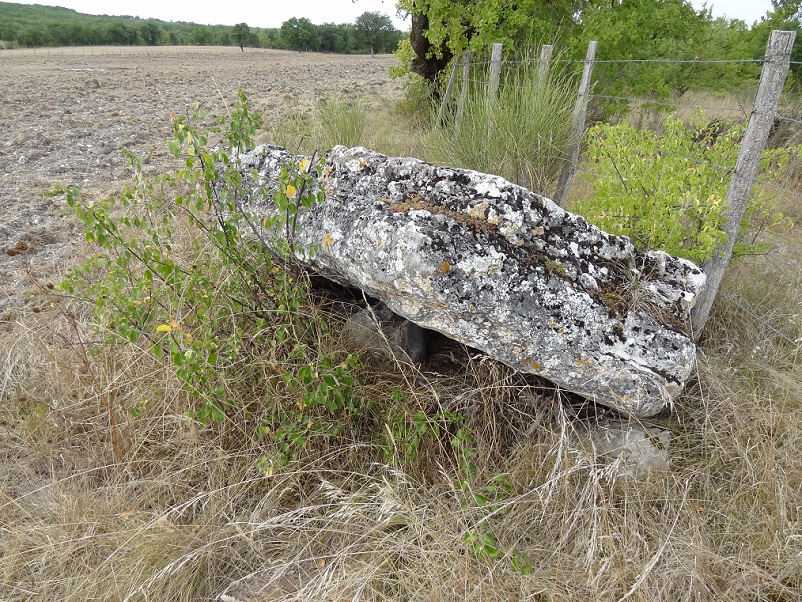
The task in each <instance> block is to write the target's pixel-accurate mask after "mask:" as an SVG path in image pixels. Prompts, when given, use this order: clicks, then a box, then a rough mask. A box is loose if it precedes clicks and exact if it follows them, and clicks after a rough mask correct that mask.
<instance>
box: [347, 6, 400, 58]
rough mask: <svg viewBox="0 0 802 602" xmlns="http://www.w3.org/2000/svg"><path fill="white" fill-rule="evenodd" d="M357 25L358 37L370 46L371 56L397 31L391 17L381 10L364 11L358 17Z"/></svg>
mask: <svg viewBox="0 0 802 602" xmlns="http://www.w3.org/2000/svg"><path fill="white" fill-rule="evenodd" d="M355 26H356V34H357V38H358V39H359V41H360V42H361V43H363V44H364V45H365V46H367V47H368V48H370V55H371V56H373V55H374V54H375V53H376V50H379V49H381V48H383V47H384V45H385V42H386V40H388V39H389V38H390V37H391V36H392V35H393V32H394V31H395V27H393V22H392V21H391V20H390V17H388V16H387V15H383V14H382V13H379V12H367V13H362V14H361V15H359V16H358V17H357V18H356V23H355Z"/></svg>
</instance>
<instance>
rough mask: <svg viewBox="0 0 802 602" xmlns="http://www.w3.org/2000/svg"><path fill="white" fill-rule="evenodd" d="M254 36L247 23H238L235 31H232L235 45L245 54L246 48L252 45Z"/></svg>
mask: <svg viewBox="0 0 802 602" xmlns="http://www.w3.org/2000/svg"><path fill="white" fill-rule="evenodd" d="M252 36H253V34H252V33H251V28H250V27H248V24H247V23H237V24H236V25H235V26H234V29H233V30H232V31H231V38H232V39H233V40H234V43H235V44H236V45H237V46H239V49H240V50H241V51H242V52H245V46H246V45H250V44H251V42H252V40H251V38H252Z"/></svg>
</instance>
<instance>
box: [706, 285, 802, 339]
mask: <svg viewBox="0 0 802 602" xmlns="http://www.w3.org/2000/svg"><path fill="white" fill-rule="evenodd" d="M718 296H719V297H721V298H723V299H725V300H726V301H728V302H729V303H731V304H732V305H734V306H735V307H737V308H738V309H740V310H741V311H743V312H744V313H745V314H747V315H749V316H750V317H752V318H754V320H755V321H756V322H758V323H759V324H761V325H763V326H764V327H766V328H768V329H769V330H771V331H772V332H773V333H774V334H776V335H777V336H778V337H780V338H781V339H783V340H784V341H786V342H788V343H790V344H791V345H793V346H794V347H795V348H796V349H799V350H802V340H800V339H796V340H794V339H792V338H791V337H789V336H788V335H787V334H785V333H784V332H782V331H781V330H778V329H777V328H776V327H774V326H773V325H772V324H770V323H769V321H768V320H766V319H765V318H764V317H762V316H761V315H759V314H758V313H756V312H754V311H753V310H751V309H749V308H748V307H747V306H746V305H744V304H743V303H741V302H740V301H738V300H737V299H736V298H735V297H733V296H732V295H728V294H727V293H725V292H723V291H719V293H718Z"/></svg>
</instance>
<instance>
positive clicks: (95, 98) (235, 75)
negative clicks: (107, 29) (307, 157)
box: [0, 47, 401, 331]
mask: <svg viewBox="0 0 802 602" xmlns="http://www.w3.org/2000/svg"><path fill="white" fill-rule="evenodd" d="M395 61H396V59H395V57H394V56H392V55H385V56H376V57H370V56H365V55H354V56H344V55H326V54H315V53H298V52H290V51H278V50H247V51H246V52H244V53H243V52H240V50H239V48H191V47H164V48H148V49H144V48H103V49H100V48H86V49H83V48H66V49H51V50H47V49H40V50H38V51H36V52H33V51H31V50H27V51H0V132H2V137H1V138H0V331H2V330H7V329H9V328H11V327H12V325H13V323H14V322H15V320H16V319H17V318H18V317H19V316H20V315H21V313H23V312H27V311H39V310H40V309H41V308H38V307H36V300H35V297H33V296H30V295H26V294H25V291H26V290H28V289H30V288H31V287H33V286H34V285H35V284H36V282H37V281H38V282H40V283H42V284H47V283H56V282H58V281H59V280H60V279H61V277H62V276H63V274H64V273H65V272H66V270H67V269H68V268H69V267H70V266H71V265H72V264H73V263H74V258H75V257H76V256H77V255H78V254H79V249H80V248H81V247H82V238H81V230H80V227H79V224H78V223H77V222H76V220H74V219H73V218H72V217H68V216H64V215H63V213H64V210H65V208H66V205H65V201H64V198H63V196H57V197H49V196H47V195H46V194H45V193H46V191H48V190H50V189H52V188H53V186H54V185H55V184H62V185H76V186H78V187H79V188H80V189H81V190H82V191H83V193H84V194H87V195H89V196H90V198H91V197H95V198H97V197H103V196H106V195H108V194H111V193H113V192H115V191H118V190H119V189H120V188H122V187H123V186H124V185H125V183H126V182H127V180H128V178H129V177H130V168H129V167H128V165H127V162H126V160H125V159H124V158H123V157H122V155H121V153H120V150H121V149H122V148H128V149H130V150H132V151H134V152H135V153H137V154H139V155H141V156H145V155H150V158H149V160H148V164H149V168H150V169H152V170H154V171H155V170H157V169H158V168H159V167H160V166H163V165H166V163H167V162H168V161H169V155H168V154H167V152H166V147H165V145H164V142H163V140H164V139H165V138H166V137H168V136H169V135H170V133H171V122H170V112H171V111H175V112H176V113H179V114H180V113H182V112H185V111H186V107H187V105H188V104H189V103H191V102H200V103H201V106H202V108H204V109H205V110H206V111H207V112H208V113H209V114H210V115H221V114H223V113H224V112H225V110H226V106H230V105H231V104H232V103H233V102H234V100H235V99H236V95H237V91H238V90H239V89H244V90H245V91H246V92H247V93H248V96H249V98H250V100H251V104H252V108H254V109H256V110H258V111H261V112H262V113H263V114H264V116H265V117H266V118H267V119H268V120H276V119H277V118H279V116H280V115H281V114H283V113H286V112H287V111H288V110H294V109H302V110H303V109H304V108H308V107H309V106H310V105H311V103H312V102H313V101H314V99H315V98H316V97H319V96H321V95H323V94H327V93H337V92H342V93H345V94H347V95H348V96H350V97H357V98H362V99H365V100H366V102H367V105H368V107H369V108H370V107H371V106H374V107H376V106H379V105H381V104H382V103H386V102H387V101H388V100H391V99H393V98H395V97H397V96H398V95H399V94H400V92H401V89H400V85H399V83H398V82H397V81H393V80H391V79H390V78H389V77H388V75H387V72H388V69H389V68H390V67H391V66H392V65H393V64H394V63H395Z"/></svg>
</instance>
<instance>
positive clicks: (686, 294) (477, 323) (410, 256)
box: [241, 146, 705, 416]
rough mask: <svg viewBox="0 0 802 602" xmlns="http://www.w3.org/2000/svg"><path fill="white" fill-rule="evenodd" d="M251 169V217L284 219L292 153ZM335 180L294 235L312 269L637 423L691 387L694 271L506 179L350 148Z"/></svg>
mask: <svg viewBox="0 0 802 602" xmlns="http://www.w3.org/2000/svg"><path fill="white" fill-rule="evenodd" d="M241 159H242V160H243V161H244V162H245V164H247V169H246V170H244V171H245V172H246V173H250V172H251V170H255V171H256V172H257V173H258V180H259V181H252V180H251V179H250V176H249V177H248V178H246V180H247V184H248V185H249V186H250V189H251V190H252V194H251V197H250V200H249V205H248V207H249V210H251V211H254V212H256V213H258V214H260V215H274V214H275V213H276V212H277V208H276V207H275V205H274V203H272V202H271V200H270V199H269V198H265V194H264V191H265V190H267V191H271V190H276V188H277V186H278V185H279V175H280V171H281V168H282V167H283V166H284V165H286V164H287V162H288V161H290V160H291V159H292V157H291V155H290V154H289V153H288V152H287V151H285V150H284V149H280V148H277V147H269V146H264V147H259V148H257V149H255V150H254V151H252V152H251V153H249V154H247V155H246V156H243V157H241ZM324 174H325V175H324V177H322V178H321V180H320V182H319V184H320V185H321V186H323V188H324V190H325V200H324V202H323V203H322V204H321V205H318V206H315V207H313V208H312V209H310V210H308V211H305V212H303V213H302V214H301V215H300V216H299V218H298V226H299V229H298V231H297V232H296V233H294V234H293V236H294V237H295V243H296V248H297V249H309V248H314V249H315V253H314V254H309V253H303V252H302V251H300V250H299V251H298V252H297V257H298V259H299V261H302V262H303V263H304V264H305V265H306V266H307V267H308V268H310V269H313V270H315V271H317V272H319V273H320V274H321V275H323V276H326V277H328V278H330V279H332V280H335V281H337V282H340V283H342V284H346V285H348V286H354V287H358V288H360V289H362V290H363V291H365V292H366V293H367V294H369V295H371V296H372V297H375V298H377V299H380V300H381V301H383V302H384V303H385V304H386V305H387V307H389V308H390V309H392V311H394V312H395V313H397V314H399V315H401V316H403V317H405V318H407V319H409V320H411V321H412V322H415V323H416V324H418V325H419V326H421V327H424V328H428V329H432V330H436V331H439V332H441V333H443V334H445V335H446V336H449V337H451V338H453V339H456V340H458V341H461V342H463V343H465V344H467V345H470V346H472V347H475V348H478V349H480V350H482V351H484V352H486V353H487V354H488V355H490V356H492V357H494V358H496V359H498V360H500V361H502V362H504V363H505V364H507V365H509V366H512V367H513V368H516V369H518V370H520V371H522V372H526V373H532V374H536V375H538V376H541V377H543V378H546V379H549V380H551V381H552V382H554V383H556V384H557V385H559V386H560V387H563V388H565V389H567V390H569V391H572V392H575V393H578V394H580V395H583V396H584V397H586V398H588V399H590V400H592V401H594V402H596V403H600V404H603V405H606V406H609V407H613V408H616V409H618V410H620V411H623V412H625V413H629V414H633V415H637V416H651V415H653V414H655V413H657V412H659V411H660V410H661V409H662V408H663V407H664V406H666V405H667V404H670V403H671V402H672V401H673V399H674V398H675V397H676V396H677V394H678V393H679V392H680V391H681V389H682V387H683V385H684V383H685V381H686V380H687V379H688V377H689V375H690V373H691V368H692V365H693V361H694V357H695V353H696V348H695V346H694V344H693V342H692V341H691V339H690V338H689V337H688V336H687V334H686V333H685V332H684V331H683V328H684V326H685V324H687V322H688V317H689V311H690V308H691V307H692V306H693V303H694V300H695V298H696V295H697V294H698V292H699V290H700V288H701V287H702V286H703V285H704V282H705V276H704V274H703V273H702V271H701V270H700V269H699V268H698V267H696V266H695V265H693V264H692V263H691V262H689V261H686V260H684V259H679V258H674V257H671V256H669V255H667V254H666V253H663V252H660V251H650V252H647V253H640V252H637V251H636V249H635V248H634V246H633V245H632V242H631V241H630V240H629V239H628V238H626V237H624V236H615V235H611V234H608V233H606V232H603V231H602V230H600V229H599V228H597V227H595V226H593V225H592V224H590V223H589V222H587V221H586V220H585V219H583V218H582V217H580V216H578V215H574V214H572V213H569V212H567V211H564V210H563V209H561V208H560V207H558V206H557V205H556V204H555V203H553V202H552V201H551V200H549V199H548V198H545V197H543V196H540V195H538V194H536V193H534V192H532V191H530V190H527V189H525V188H523V187H520V186H517V185H515V184H512V183H511V182H508V181H507V180H504V179H503V178H500V177H498V176H493V175H488V174H483V173H479V172H476V171H471V170H466V169H454V168H449V167H438V166H434V165H430V164H428V163H425V162H423V161H420V160H418V159H413V158H396V157H387V156H385V155H382V154H379V153H376V152H372V151H369V150H366V149H364V148H360V147H357V148H345V147H340V146H338V147H335V148H334V149H332V150H331V151H330V152H329V154H328V156H327V157H326V167H325V170H324ZM268 196H269V195H268ZM261 222H262V220H259V223H261ZM265 234H268V233H265ZM273 234H274V235H280V234H281V233H278V232H274V233H273ZM268 239H269V236H265V240H268Z"/></svg>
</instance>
